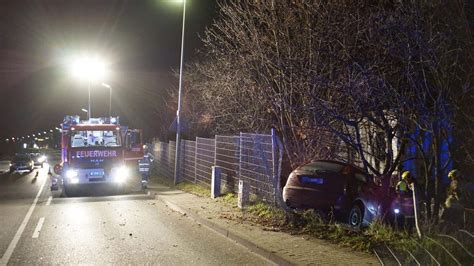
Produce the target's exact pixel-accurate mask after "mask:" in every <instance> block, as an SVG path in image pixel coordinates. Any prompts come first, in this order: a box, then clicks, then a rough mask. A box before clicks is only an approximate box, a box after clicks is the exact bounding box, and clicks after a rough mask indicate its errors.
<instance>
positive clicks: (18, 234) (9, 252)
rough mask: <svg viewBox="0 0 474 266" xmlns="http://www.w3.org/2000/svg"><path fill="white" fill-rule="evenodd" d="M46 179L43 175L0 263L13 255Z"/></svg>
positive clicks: (5, 263)
mask: <svg viewBox="0 0 474 266" xmlns="http://www.w3.org/2000/svg"><path fill="white" fill-rule="evenodd" d="M47 180H48V177H45V178H44V181H43V184H42V185H41V188H40V189H39V191H38V194H36V198H35V200H34V201H33V203H32V204H31V206H30V209H29V210H28V212H27V213H26V215H25V218H23V221H22V222H21V224H20V227H19V228H18V230H17V231H16V233H15V236H14V237H13V239H12V241H11V242H10V244H8V248H7V250H6V251H5V253H4V254H3V256H2V259H1V260H0V265H7V263H8V261H10V258H11V256H12V255H13V252H14V251H15V248H16V245H18V242H19V241H20V238H21V235H22V234H23V231H25V228H26V225H27V224H28V222H29V221H30V218H31V215H32V214H33V211H34V210H35V207H36V204H37V203H38V199H39V197H40V196H41V193H42V192H43V188H44V185H45V184H46V181H47Z"/></svg>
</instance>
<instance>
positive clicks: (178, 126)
mask: <svg viewBox="0 0 474 266" xmlns="http://www.w3.org/2000/svg"><path fill="white" fill-rule="evenodd" d="M181 2H182V3H183V26H182V27H181V58H180V62H179V87H178V111H177V112H176V156H175V161H174V184H175V185H176V184H177V183H178V177H179V173H178V172H179V161H180V157H181V156H180V149H179V147H180V146H181V105H182V101H183V97H182V91H183V55H184V26H185V22H186V0H182V1H181Z"/></svg>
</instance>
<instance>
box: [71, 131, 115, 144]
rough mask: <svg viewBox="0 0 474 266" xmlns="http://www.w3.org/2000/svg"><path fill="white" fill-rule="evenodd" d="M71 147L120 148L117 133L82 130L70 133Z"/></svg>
mask: <svg viewBox="0 0 474 266" xmlns="http://www.w3.org/2000/svg"><path fill="white" fill-rule="evenodd" d="M71 134H72V135H71V147H72V148H78V147H120V146H121V145H122V143H121V141H120V135H119V131H118V130H116V131H114V130H87V131H86V130H84V131H72V133H71Z"/></svg>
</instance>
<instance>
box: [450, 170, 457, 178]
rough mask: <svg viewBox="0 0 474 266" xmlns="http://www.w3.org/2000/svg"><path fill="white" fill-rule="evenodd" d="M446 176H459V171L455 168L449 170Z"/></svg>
mask: <svg viewBox="0 0 474 266" xmlns="http://www.w3.org/2000/svg"><path fill="white" fill-rule="evenodd" d="M448 177H449V179H453V178H459V171H458V170H456V169H453V170H451V171H449V174H448Z"/></svg>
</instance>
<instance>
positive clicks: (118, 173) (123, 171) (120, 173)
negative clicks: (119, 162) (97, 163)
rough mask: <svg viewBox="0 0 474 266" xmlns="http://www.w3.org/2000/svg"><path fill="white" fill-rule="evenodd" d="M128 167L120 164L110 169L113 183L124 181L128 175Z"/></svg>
mask: <svg viewBox="0 0 474 266" xmlns="http://www.w3.org/2000/svg"><path fill="white" fill-rule="evenodd" d="M129 174H130V173H129V171H128V168H127V167H125V166H121V167H118V168H115V169H113V171H112V178H113V181H114V182H115V183H119V184H121V183H124V182H125V181H126V180H127V178H128V177H129Z"/></svg>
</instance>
